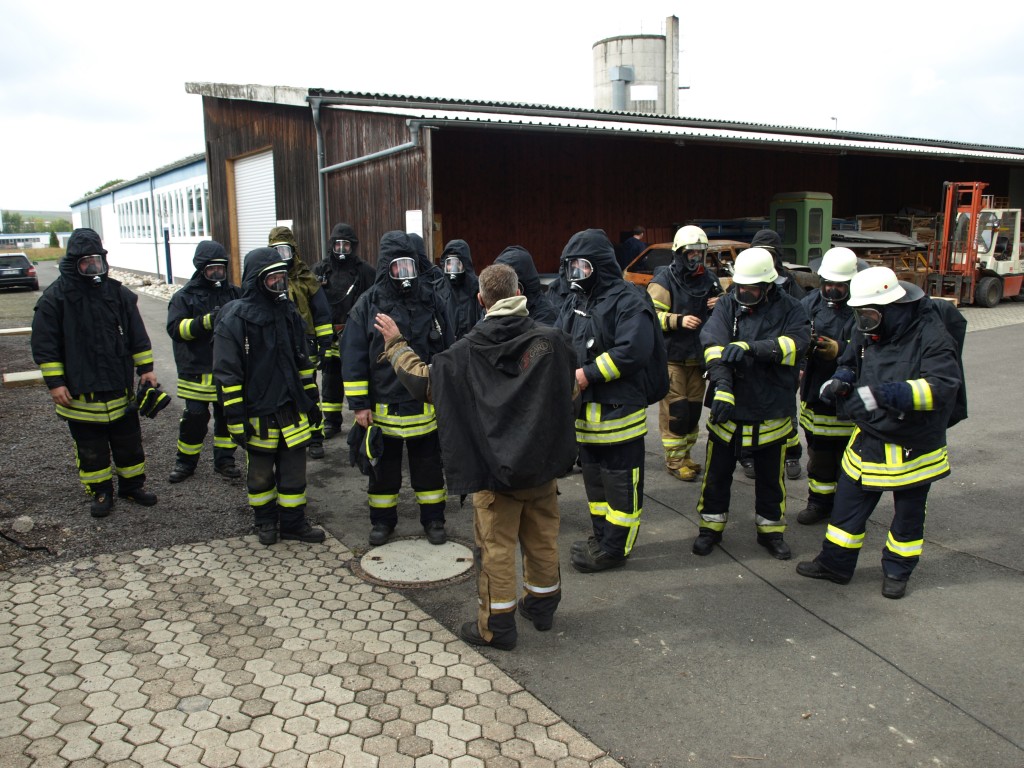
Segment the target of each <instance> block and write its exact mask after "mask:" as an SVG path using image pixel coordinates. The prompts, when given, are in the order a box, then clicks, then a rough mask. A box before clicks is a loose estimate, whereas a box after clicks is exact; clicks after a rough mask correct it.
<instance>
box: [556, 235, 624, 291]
mask: <svg viewBox="0 0 1024 768" xmlns="http://www.w3.org/2000/svg"><path fill="white" fill-rule="evenodd" d="M569 259H587V260H589V261H590V263H591V264H593V265H594V274H595V275H596V276H597V279H596V280H595V281H594V290H597V289H598V288H600V287H601V286H608V285H614V284H616V283H621V282H622V268H621V267H620V266H619V262H618V261H617V260H616V259H615V247H614V246H613V245H612V242H611V240H609V239H608V235H606V234H605V232H604V230H603V229H585V230H583V231H582V232H577V233H576V234H575V235H573V236H572V237H570V238H569V242H568V243H566V244H565V248H564V249H562V270H561V271H562V272H563V273H564V272H565V263H566V262H567V261H568V260H569ZM591 293H593V290H592V291H591Z"/></svg>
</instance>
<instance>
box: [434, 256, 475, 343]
mask: <svg viewBox="0 0 1024 768" xmlns="http://www.w3.org/2000/svg"><path fill="white" fill-rule="evenodd" d="M441 271H443V272H444V274H445V277H447V278H448V285H449V286H451V289H452V290H451V314H452V320H453V321H454V322H455V338H456V339H461V338H462V337H463V336H465V335H466V333H467V332H468V331H469V330H470V329H471V328H472V327H473V326H474V325H476V324H477V323H478V322H480V319H481V318H482V317H483V310H482V307H481V306H480V301H479V299H478V298H477V293H478V290H477V289H478V287H479V285H480V281H479V280H478V279H477V276H476V272H474V271H473V257H472V255H470V252H469V243H467V242H466V241H465V240H451V241H449V243H448V244H447V245H446V246H445V247H444V253H443V254H442V256H441Z"/></svg>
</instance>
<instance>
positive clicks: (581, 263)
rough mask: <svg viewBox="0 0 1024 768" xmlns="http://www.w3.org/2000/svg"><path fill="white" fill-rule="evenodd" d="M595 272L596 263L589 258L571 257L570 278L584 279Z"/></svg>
mask: <svg viewBox="0 0 1024 768" xmlns="http://www.w3.org/2000/svg"><path fill="white" fill-rule="evenodd" d="M592 274H594V265H593V264H591V263H590V262H589V261H588V260H587V259H569V279H570V280H578V281H583V280H586V279H587V278H588V277H590V276H591V275H592Z"/></svg>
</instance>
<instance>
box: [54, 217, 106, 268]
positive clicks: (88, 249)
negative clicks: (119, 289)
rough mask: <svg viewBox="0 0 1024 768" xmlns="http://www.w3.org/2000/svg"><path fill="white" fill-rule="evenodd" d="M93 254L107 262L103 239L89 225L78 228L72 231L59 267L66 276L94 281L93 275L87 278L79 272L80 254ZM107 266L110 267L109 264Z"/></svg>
mask: <svg viewBox="0 0 1024 768" xmlns="http://www.w3.org/2000/svg"><path fill="white" fill-rule="evenodd" d="M93 254H99V255H100V256H102V257H103V261H104V263H106V261H107V250H106V249H105V248H104V247H103V239H102V238H101V237H100V236H99V234H98V233H97V232H96V231H95V230H93V229H89V228H87V227H83V228H81V229H76V230H75V231H74V232H72V233H71V237H69V238H68V247H67V250H66V251H65V252H64V255H63V256H62V257H61V260H60V263H59V264H58V265H57V269H58V270H59V271H60V273H61V274H62V275H64V276H65V277H79V278H82V279H83V280H88V281H89V282H92V278H91V277H88V278H86V277H83V276H82V275H79V274H78V258H79V257H80V256H92V255H93ZM107 268H108V269H109V268H110V265H109V264H108V265H107Z"/></svg>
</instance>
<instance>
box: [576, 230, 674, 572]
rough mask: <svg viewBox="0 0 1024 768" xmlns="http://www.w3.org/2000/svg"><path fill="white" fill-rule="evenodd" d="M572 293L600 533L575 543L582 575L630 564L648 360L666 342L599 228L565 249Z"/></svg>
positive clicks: (583, 425) (582, 437) (592, 502)
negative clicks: (662, 339) (624, 277)
mask: <svg viewBox="0 0 1024 768" xmlns="http://www.w3.org/2000/svg"><path fill="white" fill-rule="evenodd" d="M562 270H563V272H564V275H565V278H566V280H567V281H568V283H569V287H570V289H571V296H570V298H569V299H568V300H567V301H566V303H565V305H564V306H563V307H562V311H561V314H560V315H559V318H558V327H560V328H561V329H562V330H564V331H565V332H566V333H568V334H569V336H570V337H571V338H572V342H573V348H574V350H575V352H576V357H577V359H578V361H579V363H580V365H581V367H580V368H578V369H577V370H576V383H577V385H578V386H579V388H580V392H581V393H582V394H581V397H582V400H583V410H582V413H580V416H579V418H578V419H577V420H576V440H577V443H578V444H579V451H580V456H579V458H580V463H581V465H582V468H583V484H584V486H585V488H586V491H587V501H588V503H589V507H590V521H591V524H592V526H593V530H594V534H593V536H591V537H590V538H589V539H588V540H587V541H577V542H575V543H574V544H573V545H572V556H571V559H570V562H571V564H572V566H573V567H574V568H575V569H576V570H578V571H581V572H583V573H593V572H597V571H604V570H607V569H609V568H616V567H619V566H622V565H624V564H625V562H626V559H627V557H628V556H629V553H630V551H631V550H632V549H633V545H634V543H635V542H636V536H637V532H638V531H639V528H640V513H641V512H642V510H643V506H642V504H643V502H642V500H643V495H644V435H646V434H647V395H646V392H645V389H644V384H643V375H644V372H645V365H646V363H647V362H648V361H649V359H650V358H651V356H652V354H653V352H654V345H655V344H660V343H661V339H660V338H659V337H660V335H661V334H660V331H659V330H658V328H657V325H656V322H657V320H656V318H655V316H654V309H653V307H652V306H651V304H650V302H649V301H648V300H647V299H646V297H645V296H644V295H643V293H641V292H640V291H638V290H637V289H636V288H634V287H633V286H632V285H630V284H629V283H627V282H626V281H625V280H623V279H622V272H621V271H620V270H619V265H618V262H617V261H616V260H615V249H614V248H613V247H612V244H611V242H610V241H609V240H608V236H607V235H605V233H604V232H603V231H602V230H600V229H588V230H585V231H583V232H577V233H576V234H575V235H573V236H572V237H571V238H570V239H569V242H568V243H567V244H566V246H565V248H564V250H563V251H562Z"/></svg>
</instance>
